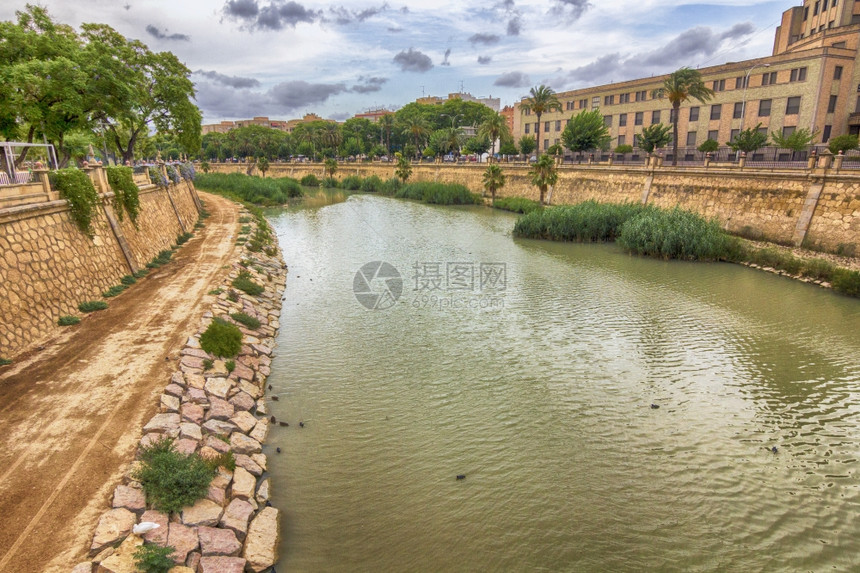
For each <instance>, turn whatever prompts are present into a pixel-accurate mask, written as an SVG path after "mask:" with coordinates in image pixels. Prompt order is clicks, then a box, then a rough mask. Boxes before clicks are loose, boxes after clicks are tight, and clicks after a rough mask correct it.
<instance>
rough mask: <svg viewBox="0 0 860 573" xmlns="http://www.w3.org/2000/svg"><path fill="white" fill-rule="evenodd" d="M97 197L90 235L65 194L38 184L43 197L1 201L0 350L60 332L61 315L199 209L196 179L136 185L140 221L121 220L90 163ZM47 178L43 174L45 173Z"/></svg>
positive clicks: (154, 249)
mask: <svg viewBox="0 0 860 573" xmlns="http://www.w3.org/2000/svg"><path fill="white" fill-rule="evenodd" d="M87 172H88V174H89V175H90V177H91V178H92V179H93V181H94V183H95V184H96V188H97V190H98V191H99V195H100V197H101V199H102V204H101V205H99V206H98V207H97V209H96V211H95V212H94V213H93V220H92V229H93V236H92V238H90V237H88V236H86V235H85V234H84V233H83V232H81V231H80V229H79V228H78V227H77V226H76V225H75V222H74V221H73V219H72V217H71V216H70V213H69V205H68V203H67V202H66V201H65V200H58V199H57V194H56V193H55V192H54V191H52V190H48V191H45V190H44V187H43V186H42V183H43V181H42V180H41V179H40V181H39V183H36V184H32V185H26V186H25V187H31V186H32V187H34V188H35V187H39V188H41V189H42V191H41V192H42V193H43V194H44V196H45V198H46V199H48V200H42V201H40V202H38V203H32V202H31V203H28V204H22V205H14V206H6V207H0V316H2V317H3V319H2V321H0V357H3V358H10V357H12V356H14V355H15V354H16V353H19V352H21V351H23V350H26V349H27V348H29V347H30V346H32V345H34V344H37V343H39V342H40V341H41V340H43V339H44V338H45V337H47V336H50V335H52V334H54V333H56V332H57V328H58V327H57V320H58V318H59V317H60V316H63V315H80V312H79V311H78V309H77V307H78V304H80V303H81V302H84V301H87V300H95V299H101V293H102V292H103V291H105V290H107V289H108V288H110V287H111V286H113V285H116V284H119V282H120V279H121V278H122V277H123V276H124V275H128V274H131V273H133V272H135V271H136V270H139V269H141V268H143V267H144V266H145V265H146V263H147V262H149V261H150V260H152V258H153V257H155V255H157V254H158V253H159V251H162V250H165V249H169V248H170V246H171V245H172V244H174V243H175V241H176V237H177V236H178V235H180V234H182V233H183V232H186V231H191V230H192V229H193V227H194V224H195V222H196V221H197V218H198V214H199V210H198V209H199V199H198V198H197V195H196V191H195V189H194V186H193V184H191V183H190V182H187V181H183V180H180V182H179V183H175V184H174V183H171V184H170V185H169V186H168V187H167V188H164V187H156V186H155V185H151V184H147V185H146V186H144V187H142V188H141V189H140V193H139V198H140V213H139V215H138V218H137V225H135V224H134V223H132V221H130V220H129V217H128V216H125V217H124V218H123V219H122V220H120V219H119V218H118V217H117V215H116V213H115V212H114V210H113V208H112V206H111V203H112V198H113V192H112V191H111V190H110V188H109V187H108V186H107V178H106V177H105V175H104V172H103V170H102V169H101V168H100V167H96V168H94V169H89V170H87ZM44 183H46V184H47V174H45V177H44Z"/></svg>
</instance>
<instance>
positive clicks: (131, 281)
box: [119, 275, 137, 286]
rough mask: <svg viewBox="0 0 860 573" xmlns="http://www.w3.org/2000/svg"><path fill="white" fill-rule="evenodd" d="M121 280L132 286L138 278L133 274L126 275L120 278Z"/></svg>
mask: <svg viewBox="0 0 860 573" xmlns="http://www.w3.org/2000/svg"><path fill="white" fill-rule="evenodd" d="M119 282H120V283H122V284H124V285H125V286H131V285H133V284H134V283H136V282H137V279H136V278H134V277H133V276H131V275H125V276H124V277H122V278H121V279H119Z"/></svg>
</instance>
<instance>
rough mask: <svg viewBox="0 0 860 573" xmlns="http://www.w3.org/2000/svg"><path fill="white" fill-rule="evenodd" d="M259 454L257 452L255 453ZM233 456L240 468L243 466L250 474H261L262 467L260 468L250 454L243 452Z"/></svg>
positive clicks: (258, 475)
mask: <svg viewBox="0 0 860 573" xmlns="http://www.w3.org/2000/svg"><path fill="white" fill-rule="evenodd" d="M255 455H259V454H255ZM233 458H234V459H235V460H236V465H237V466H239V467H242V468H245V469H246V470H248V472H250V473H251V474H253V475H255V476H257V477H260V476H261V475H263V468H261V467H260V466H259V465H258V464H257V462H255V461H254V460H252V459H251V457H250V456H246V455H245V454H235V455H234V456H233Z"/></svg>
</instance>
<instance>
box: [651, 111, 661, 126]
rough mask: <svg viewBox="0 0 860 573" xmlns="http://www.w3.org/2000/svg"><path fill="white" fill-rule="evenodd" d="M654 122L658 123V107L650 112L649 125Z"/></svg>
mask: <svg viewBox="0 0 860 573" xmlns="http://www.w3.org/2000/svg"><path fill="white" fill-rule="evenodd" d="M655 123H660V110H659V109H655V110H654V111H652V112H651V125H654V124H655Z"/></svg>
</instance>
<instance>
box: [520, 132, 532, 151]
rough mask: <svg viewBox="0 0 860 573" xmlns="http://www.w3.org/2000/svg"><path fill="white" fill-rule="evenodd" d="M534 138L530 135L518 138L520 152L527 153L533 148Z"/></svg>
mask: <svg viewBox="0 0 860 573" xmlns="http://www.w3.org/2000/svg"><path fill="white" fill-rule="evenodd" d="M535 145H536V144H535V138H534V137H532V136H531V135H524V136H522V137H521V138H520V145H519V147H520V153H522V154H523V155H528V154H529V153H531V152H532V151H534V150H535Z"/></svg>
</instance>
